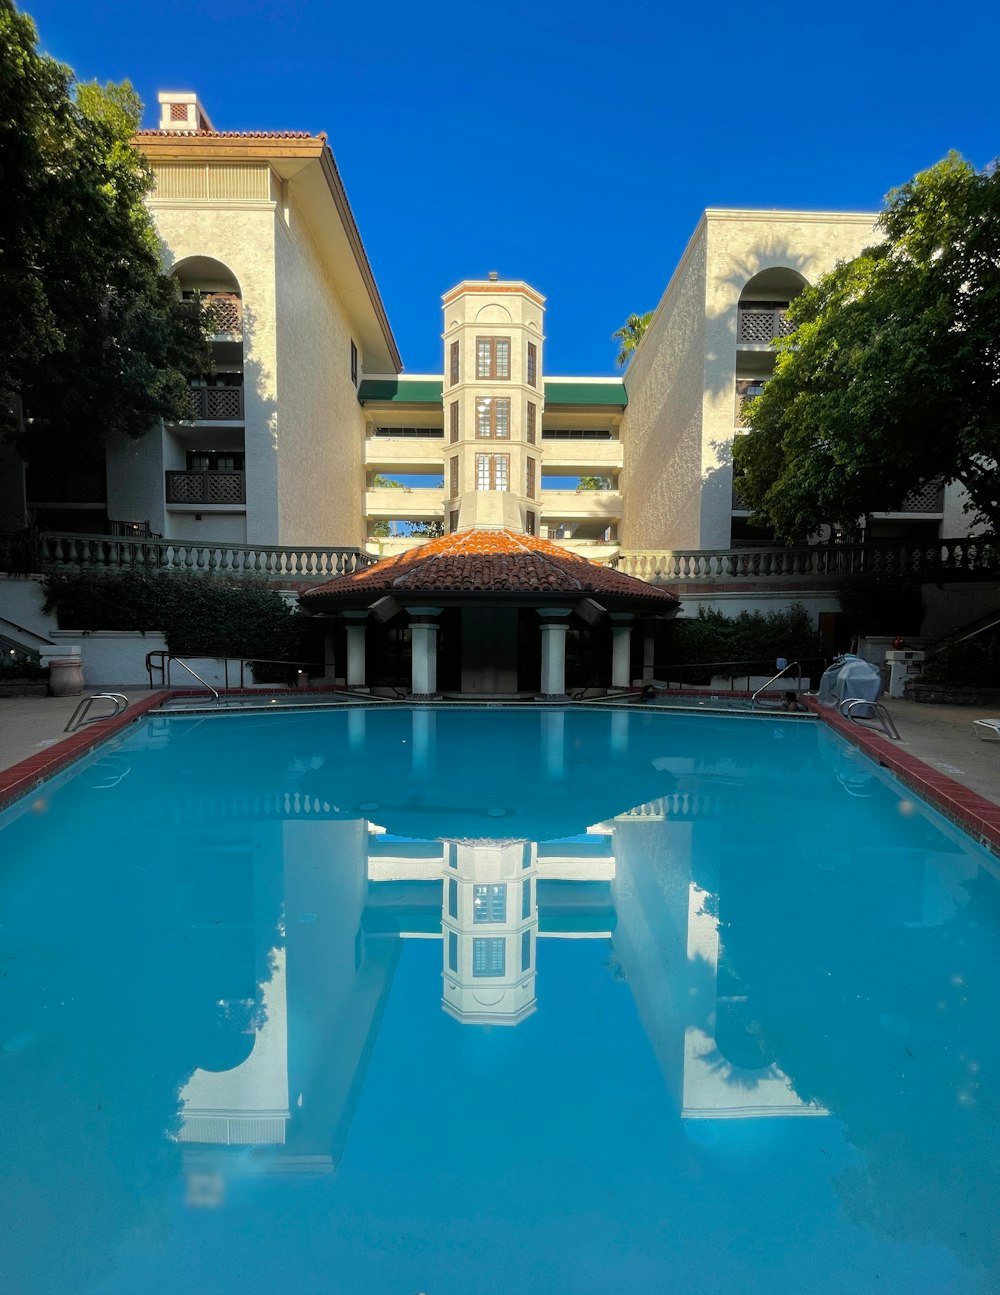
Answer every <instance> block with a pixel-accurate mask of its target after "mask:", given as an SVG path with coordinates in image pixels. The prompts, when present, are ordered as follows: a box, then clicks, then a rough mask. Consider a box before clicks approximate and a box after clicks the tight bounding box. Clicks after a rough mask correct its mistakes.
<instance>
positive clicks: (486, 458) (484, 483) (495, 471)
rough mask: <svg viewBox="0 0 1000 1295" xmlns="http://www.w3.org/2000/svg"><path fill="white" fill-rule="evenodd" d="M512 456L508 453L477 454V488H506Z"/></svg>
mask: <svg viewBox="0 0 1000 1295" xmlns="http://www.w3.org/2000/svg"><path fill="white" fill-rule="evenodd" d="M509 469H510V457H509V455H506V454H477V455H476V489H477V490H506V489H507V478H508V472H509Z"/></svg>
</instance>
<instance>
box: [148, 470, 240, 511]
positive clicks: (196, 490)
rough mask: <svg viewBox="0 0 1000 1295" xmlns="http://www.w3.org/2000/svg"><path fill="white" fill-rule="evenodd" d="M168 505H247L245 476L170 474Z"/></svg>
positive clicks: (222, 473) (219, 473)
mask: <svg viewBox="0 0 1000 1295" xmlns="http://www.w3.org/2000/svg"><path fill="white" fill-rule="evenodd" d="M166 479H167V503H168V504H245V503H246V501H247V488H246V473H245V472H168V473H167V474H166Z"/></svg>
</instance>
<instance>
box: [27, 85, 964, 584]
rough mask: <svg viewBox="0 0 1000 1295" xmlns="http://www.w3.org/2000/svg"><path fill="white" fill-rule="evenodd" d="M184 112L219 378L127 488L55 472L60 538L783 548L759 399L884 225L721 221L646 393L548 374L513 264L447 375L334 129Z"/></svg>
mask: <svg viewBox="0 0 1000 1295" xmlns="http://www.w3.org/2000/svg"><path fill="white" fill-rule="evenodd" d="M159 102H160V121H159V124H158V127H157V129H155V130H149V131H143V132H142V133H141V134H140V135H139V136H138V137H137V139H136V145H137V147H138V148H140V149H141V150H142V151H143V153H144V155H145V156H146V158H147V159H148V161H149V163H150V165H151V167H152V169H153V172H154V176H155V189H154V191H153V193H152V194H151V196H150V198H149V207H150V211H151V213H152V216H153V219H154V222H155V225H156V229H157V232H158V234H159V236H160V239H161V241H162V246H163V258H164V264H165V266H166V267H167V268H168V269H169V270H170V271H171V272H172V273H173V274H174V275H175V276H176V278H177V280H178V282H179V284H180V287H181V290H182V292H185V293H195V292H198V293H200V294H201V295H202V297H203V298H207V300H208V301H209V302H210V303H211V304H212V305H213V306H214V308H215V317H216V321H217V327H218V330H219V331H218V332H217V334H216V335H215V337H214V339H213V349H214V355H215V372H214V374H213V376H212V377H211V378H210V379H208V380H207V381H206V382H201V383H197V384H193V385H192V391H191V416H190V418H189V419H184V420H182V421H180V422H178V423H173V424H165V425H163V426H160V427H158V428H154V429H151V431H150V432H149V434H148V435H147V436H145V437H144V438H142V439H141V440H140V441H135V442H133V441H128V442H124V441H122V442H119V443H114V444H111V445H109V447H108V451H107V463H106V469H105V471H104V472H103V473H102V472H101V471H95V472H93V473H90V474H81V473H76V474H69V473H66V472H63V471H61V470H60V469H59V467H58V465H53V466H52V467H50V468H46V469H44V470H39V469H33V470H32V471H31V472H30V473H29V474H28V476H27V479H26V491H25V501H26V504H27V508H28V509H29V510H30V511H31V512H33V513H34V514H35V515H36V516H37V518H38V520H39V521H40V522H41V523H42V524H43V525H45V526H47V527H48V528H50V529H58V530H68V531H86V532H90V533H102V532H104V533H106V532H107V531H109V530H111V531H115V529H116V528H120V527H121V526H122V525H123V524H124V525H125V526H131V525H132V524H137V526H138V528H139V529H140V531H145V532H151V533H153V534H158V535H163V536H165V537H166V538H168V539H176V540H179V541H180V540H183V541H189V542H192V543H200V544H216V543H217V544H227V545H243V544H249V545H257V546H263V545H270V546H274V545H288V546H294V545H311V546H319V545H345V546H359V547H361V546H363V547H365V548H367V549H368V550H369V552H372V553H376V554H382V555H386V554H392V553H396V552H399V551H400V550H402V549H405V548H408V547H411V546H412V545H414V544H417V543H420V542H421V541H422V540H423V539H426V538H427V537H428V536H433V535H439V534H442V533H447V532H451V531H455V530H458V529H463V530H464V529H467V528H469V527H473V526H476V527H482V526H496V527H506V528H508V529H512V530H515V531H523V532H525V533H527V534H530V535H537V536H539V537H541V538H546V539H552V540H555V541H557V542H559V543H561V544H564V545H565V546H566V547H568V548H571V549H575V550H578V551H580V552H582V553H585V554H586V555H587V556H589V557H594V558H598V559H608V558H610V557H612V556H614V555H615V554H616V553H617V552H619V551H620V550H625V551H651V550H652V551H660V550H664V549H727V548H730V547H732V546H740V545H752V544H758V543H761V542H766V541H768V540H769V539H770V536H769V535H768V534H767V533H766V532H760V531H756V530H754V529H753V528H752V527H751V526H750V522H749V517H748V512H747V509H746V508H745V506H744V505H743V503H742V501H741V500H740V497H739V483H738V482H736V483H734V481H733V474H732V461H731V460H732V456H731V448H732V443H733V439H734V437H735V436H737V435H739V433H740V430H741V417H742V415H741V406H742V402H743V401H744V400H745V399H746V398H747V397H748V396H750V395H753V394H756V393H757V392H759V391H760V390H761V389H762V387H763V385H764V384H765V383H766V382H767V380H768V378H769V377H770V375H771V373H772V371H773V366H774V351H773V349H772V347H771V341H772V339H773V338H774V337H775V336H777V335H780V334H781V333H782V332H783V331H784V330H785V329H786V327H787V325H786V314H785V312H786V310H787V307H788V304H789V302H790V301H791V300H792V299H793V298H794V297H795V296H796V295H797V294H798V293H799V292H801V291H802V288H803V286H804V285H805V284H806V283H808V282H812V281H814V280H815V279H816V278H817V277H818V276H819V275H821V274H823V273H824V272H826V271H827V270H830V269H831V268H832V267H833V266H834V265H835V263H836V262H837V261H838V260H839V259H842V258H846V257H851V256H854V255H855V254H857V253H858V252H859V251H860V250H861V249H862V248H863V247H864V246H865V245H866V243H868V242H869V241H871V238H872V233H873V226H874V219H875V217H874V216H873V215H872V214H871V213H831V212H826V213H824V212H787V211H786V212H778V211H722V210H709V211H707V212H706V213H705V214H704V216H703V217H702V219H701V221H700V222H699V225H698V228H697V229H696V230H695V232H694V234H693V236H692V238H691V241H690V243H689V245H688V247H687V250H686V251H685V253H684V256H683V257H682V259H681V262H680V264H679V265H678V266H677V268H676V270H675V271H674V273H673V275H672V277H671V278H670V281H669V283H668V285H667V288H666V291H665V292H664V295H663V298H662V300H661V302H660V304H659V306H658V307H657V310H656V312H655V316H654V318H653V321H652V323H651V325H650V327H649V329H648V331H647V332H646V335H645V336H644V338H643V340H642V342H641V344H640V346H639V347H638V349H637V351H636V353H635V355H634V358H633V360H632V363H631V364H630V366H629V368H628V370H627V371H626V373H625V375H624V377H623V378H621V377H616V378H612V377H597V376H565V375H556V374H551V373H549V372H548V371H547V368H546V364H545V334H544V317H545V298H544V297H543V296H542V295H541V294H540V293H539V292H538V291H537V290H536V289H535V288H534V287H532V286H531V285H529V284H527V283H524V282H522V281H519V280H501V279H500V278H499V277H498V276H497V275H496V274H490V275H489V276H488V277H487V278H486V279H473V280H464V281H462V282H460V283H458V284H456V285H455V286H454V287H452V288H451V289H449V290H448V291H447V292H445V294H444V296H443V298H442V304H443V316H442V351H441V369H440V371H439V372H438V373H433V374H421V375H409V374H406V373H404V371H403V365H402V360H401V357H400V354H399V350H398V347H397V345H396V342H395V339H394V337H393V334H392V329H391V326H390V324H389V320H388V318H387V315H386V311H385V308H384V305H383V303H382V300H381V297H380V295H379V291H378V288H377V285H376V283H375V278H374V275H373V273H372V269H371V266H370V265H369V262H368V258H367V256H366V254H365V250H364V246H363V243H362V240H361V235H360V232H359V230H358V228H357V225H356V223H355V221H354V217H353V215H352V213H351V208H350V204H349V202H348V199H347V195H346V193H345V191H344V187H343V184H342V182H341V179H340V176H339V174H338V172H337V168H336V163H335V162H334V158H333V154H332V153H331V151H330V148H329V146H328V144H327V142H326V139H325V137H324V136H322V135H320V136H314V135H310V134H309V133H308V132H294V131H285V132H268V133H257V132H254V133H245V132H228V131H218V130H216V129H215V128H214V127H213V126H212V123H211V122H210V120H209V118H208V117H207V115H206V113H205V110H204V108H203V107H202V105H201V104H200V102H199V101H198V99H197V97H196V95H194V94H193V93H188V92H183V93H181V92H170V93H161V94H160V96H159ZM640 304H641V303H640ZM601 326H602V327H606V321H603V322H602V323H601ZM962 503H963V499H962V496H961V491H959V490H958V489H957V488H950V489H949V490H947V491H945V490H944V489H943V487H942V484H941V483H929V484H928V486H927V487H925V488H924V489H923V490H922V491H920V492H919V494H918V495H915V496H913V497H912V498H911V499H909V500H907V501H905V504H904V506H903V508H902V509H901V510H900V511H899V512H898V513H895V514H885V515H883V516H881V517H878V518H875V519H872V523H871V534H872V536H873V537H889V536H897V535H898V536H913V537H914V538H916V537H925V536H926V537H931V536H937V535H941V534H948V533H951V534H961V533H963V531H964V530H965V525H964V523H963V520H962Z"/></svg>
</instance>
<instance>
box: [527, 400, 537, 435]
mask: <svg viewBox="0 0 1000 1295" xmlns="http://www.w3.org/2000/svg"><path fill="white" fill-rule="evenodd" d="M525 435H526V436H527V438H528V444H529V445H534V443H535V406H534V403H533V402H532V401H530V400H529V401H528V421H527V424H526V425H525Z"/></svg>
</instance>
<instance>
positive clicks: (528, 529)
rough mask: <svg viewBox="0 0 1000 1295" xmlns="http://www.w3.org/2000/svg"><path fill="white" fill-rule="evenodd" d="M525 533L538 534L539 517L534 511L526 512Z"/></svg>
mask: <svg viewBox="0 0 1000 1295" xmlns="http://www.w3.org/2000/svg"><path fill="white" fill-rule="evenodd" d="M524 533H525V535H537V534H538V518H537V517H536V516H535V514H534V513H525V514H524Z"/></svg>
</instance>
